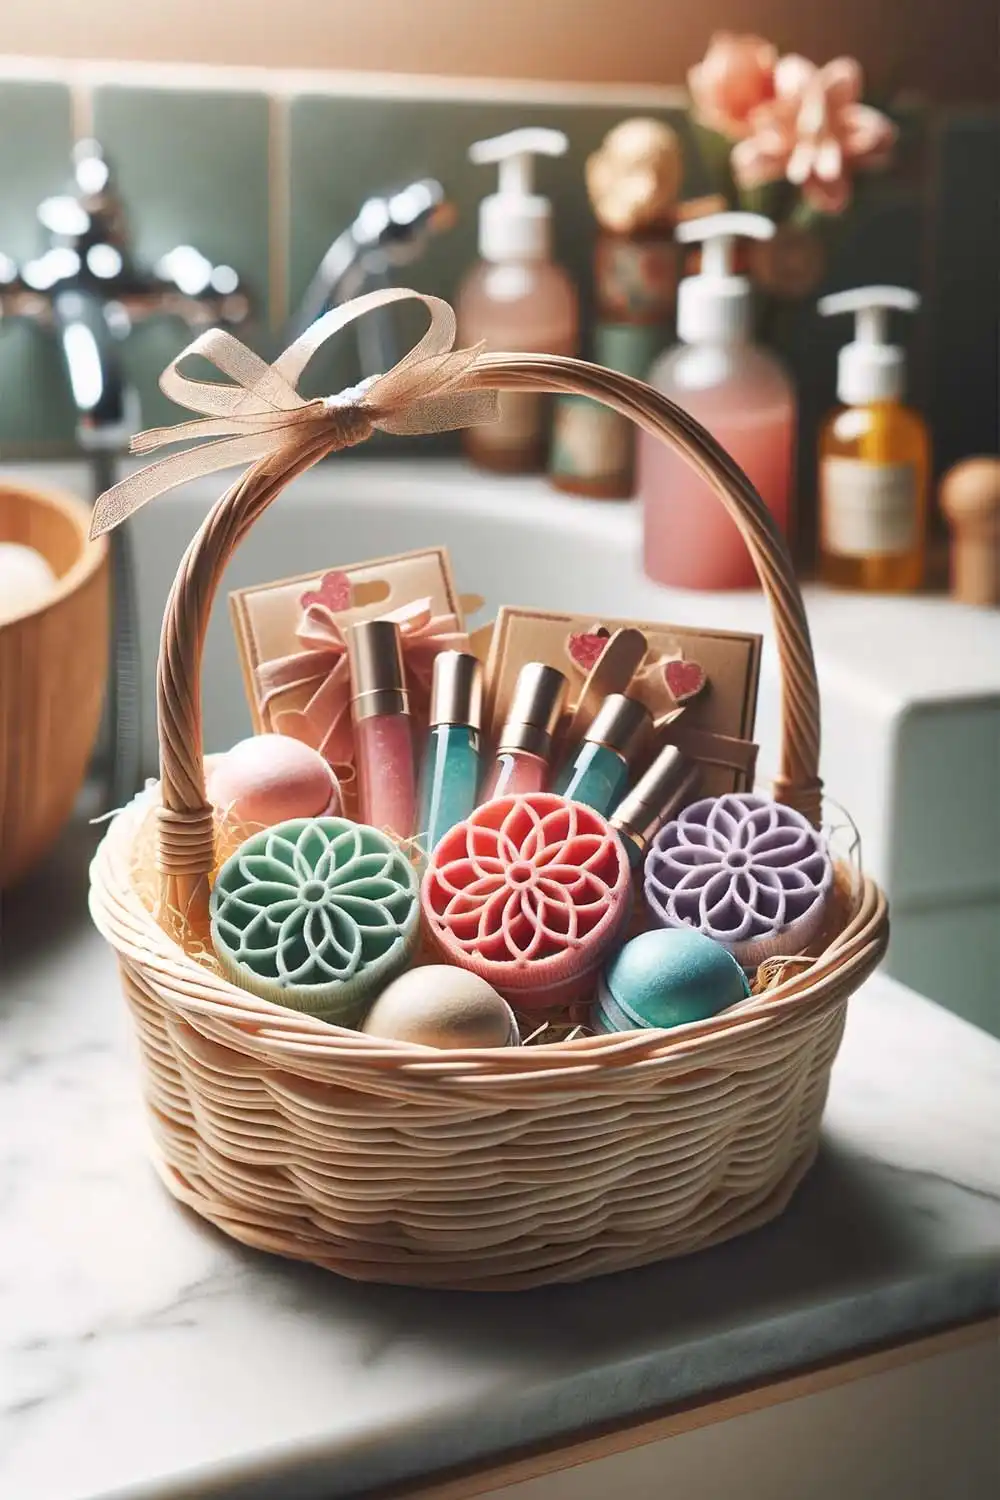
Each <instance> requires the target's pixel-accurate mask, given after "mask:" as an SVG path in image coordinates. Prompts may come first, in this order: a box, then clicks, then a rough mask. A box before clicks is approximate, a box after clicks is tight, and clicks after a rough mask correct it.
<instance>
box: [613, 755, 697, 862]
mask: <svg viewBox="0 0 1000 1500" xmlns="http://www.w3.org/2000/svg"><path fill="white" fill-rule="evenodd" d="M699 774H700V773H699V770H698V767H697V766H696V765H693V764H692V762H691V761H689V760H688V759H687V758H686V757H685V756H683V755H682V754H681V752H680V751H679V750H678V749H677V746H676V745H665V746H664V747H663V749H662V750H661V751H660V753H659V755H658V756H657V757H656V759H655V760H654V761H653V763H652V765H651V766H650V767H649V769H648V771H645V772H644V773H643V774H642V776H640V777H639V780H638V781H637V782H636V784H635V786H634V787H633V788H632V790H631V791H630V792H628V793H627V794H626V795H625V796H624V797H623V798H622V800H621V801H620V802H619V804H618V806H617V807H616V808H615V809H614V811H613V812H612V814H611V816H610V818H609V819H608V822H609V823H610V824H611V826H612V828H613V829H614V830H615V832H616V833H617V834H618V835H619V837H620V838H621V840H622V842H623V843H624V845H625V848H626V851H627V853H628V858H629V864H630V865H631V866H632V868H633V869H636V868H637V867H638V866H639V865H641V864H642V861H643V860H644V859H645V857H646V850H647V849H648V848H649V846H650V844H651V843H652V841H653V839H654V838H655V837H656V835H657V834H658V833H659V831H660V829H661V828H662V827H663V825H664V823H667V822H669V820H670V819H671V818H672V817H673V815H674V813H675V812H677V810H678V809H679V808H681V807H684V806H686V804H687V803H688V802H690V800H691V798H692V797H693V795H694V792H695V788H696V787H697V785H698V777H699Z"/></svg>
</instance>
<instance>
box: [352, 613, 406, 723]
mask: <svg viewBox="0 0 1000 1500" xmlns="http://www.w3.org/2000/svg"><path fill="white" fill-rule="evenodd" d="M347 655H348V660H349V662H350V668H351V700H352V712H353V715H354V718H355V720H359V719H374V718H378V717H379V716H380V715H382V714H406V713H409V711H410V699H409V695H408V694H407V691H406V679H405V677H404V676H403V645H402V640H401V638H400V634H399V626H398V625H397V624H396V622H395V620H359V621H358V623H357V624H356V625H352V626H351V628H350V630H349V631H348V633H347Z"/></svg>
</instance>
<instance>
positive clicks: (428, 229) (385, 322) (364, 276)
mask: <svg viewBox="0 0 1000 1500" xmlns="http://www.w3.org/2000/svg"><path fill="white" fill-rule="evenodd" d="M456 217H457V216H456V213H455V209H454V206H453V205H452V204H451V203H450V202H449V201H448V198H447V196H446V194H445V190H444V188H443V187H442V186H441V184H440V182H437V181H436V180H435V179H434V178H433V177H423V178H419V179H417V180H416V181H414V182H410V183H407V184H406V185H405V186H404V187H401V188H395V189H393V190H392V191H389V192H384V193H373V194H372V195H371V196H370V197H369V198H366V199H365V201H364V203H363V204H362V205H361V207H360V209H359V210H358V212H357V215H356V216H355V218H354V221H353V223H351V224H349V225H348V227H347V228H346V229H345V230H344V231H343V233H342V234H339V235H338V236H337V238H336V239H335V240H334V241H333V243H332V244H331V246H330V248H329V249H328V250H327V252H326V254H325V255H324V256H323V259H322V260H321V261H320V264H319V268H318V269H317V271H316V274H315V276H314V277H313V279H312V281H311V282H310V283H309V286H308V288H307V290H306V293H305V296H304V297H303V299H302V302H301V304H300V305H299V308H298V310H297V312H296V313H295V315H294V316H293V318H292V319H291V322H290V325H289V329H288V334H289V338H290V339H291V338H297V337H298V335H299V334H300V333H303V332H304V331H305V329H306V328H308V327H309V325H310V323H314V322H315V321H316V319H317V318H318V317H321V316H322V314H323V313H324V312H326V310H327V308H328V307H331V306H334V305H335V304H337V303H341V302H348V301H350V299H351V298H352V297H357V296H359V295H360V294H361V293H362V292H367V291H372V290H373V289H374V288H376V287H380V286H388V285H389V284H390V283H391V280H392V277H393V274H394V273H395V272H396V271H399V270H401V269H402V268H403V267H404V266H410V265H413V263H414V262H415V261H417V260H419V259H420V257H421V256H422V255H423V254H424V252H425V251H426V249H427V246H428V244H429V243H430V241H431V239H432V238H433V237H434V236H435V235H436V234H440V233H442V231H444V230H447V229H450V228H451V227H452V226H453V224H454V223H455V220H456ZM390 314H391V309H389V308H384V309H382V310H381V311H380V312H378V313H376V314H375V315H374V316H372V317H369V318H365V319H363V320H362V321H361V322H360V323H359V324H358V325H357V336H358V350H359V355H360V359H361V373H362V375H366V376H367V375H377V374H380V373H381V372H382V371H383V370H388V369H390V368H391V366H392V365H394V364H395V363H396V361H397V359H398V357H399V355H398V346H397V342H396V338H395V333H394V328H393V322H392V318H391V316H390Z"/></svg>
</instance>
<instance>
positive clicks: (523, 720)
mask: <svg viewBox="0 0 1000 1500" xmlns="http://www.w3.org/2000/svg"><path fill="white" fill-rule="evenodd" d="M566 688H567V682H566V678H565V677H564V676H563V674H562V673H561V672H558V671H557V670H556V668H555V667H547V666H546V665H545V663H544V662H540V661H529V662H526V663H525V665H524V666H523V667H522V668H521V670H520V672H519V673H518V674H517V682H516V683H515V685H514V697H513V699H512V700H511V705H510V710H509V711H508V714H507V720H506V723H505V724H504V726H503V729H502V730H501V731H500V743H499V745H498V747H497V749H498V751H499V752H500V753H503V752H504V751H509V750H523V751H525V753H526V754H528V755H538V756H540V757H541V758H542V759H543V760H546V759H548V755H549V751H550V750H551V748H552V736H553V734H554V733H555V731H556V726H557V725H558V723H559V718H560V715H561V714H562V711H563V704H564V703H565V701H566Z"/></svg>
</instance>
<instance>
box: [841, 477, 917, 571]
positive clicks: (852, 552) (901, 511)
mask: <svg viewBox="0 0 1000 1500" xmlns="http://www.w3.org/2000/svg"><path fill="white" fill-rule="evenodd" d="M822 532H823V549H824V551H826V552H831V553H835V554H837V555H838V556H840V557H889V556H892V555H893V554H895V553H900V552H909V551H910V550H911V549H912V548H913V547H915V546H916V545H917V543H918V541H919V537H918V536H917V475H916V470H915V468H914V466H913V465H912V464H873V463H868V462H866V460H865V459H862V458H826V459H824V460H823V468H822Z"/></svg>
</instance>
